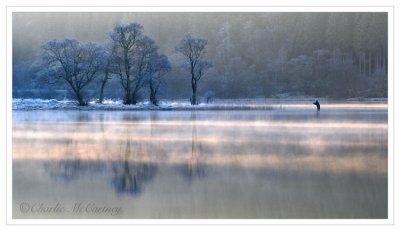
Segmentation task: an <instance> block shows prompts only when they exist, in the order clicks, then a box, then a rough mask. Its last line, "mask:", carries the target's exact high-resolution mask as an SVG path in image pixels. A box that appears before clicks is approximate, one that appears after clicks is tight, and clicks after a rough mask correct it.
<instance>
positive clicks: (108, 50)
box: [98, 43, 117, 103]
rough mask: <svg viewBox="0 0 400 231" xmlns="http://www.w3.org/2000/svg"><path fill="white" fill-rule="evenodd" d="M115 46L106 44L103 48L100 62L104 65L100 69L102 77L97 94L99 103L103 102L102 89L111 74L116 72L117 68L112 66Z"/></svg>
mask: <svg viewBox="0 0 400 231" xmlns="http://www.w3.org/2000/svg"><path fill="white" fill-rule="evenodd" d="M115 50H116V46H115V44H113V43H111V44H107V45H105V46H104V47H103V53H102V54H103V57H102V60H103V62H104V65H103V67H102V72H103V76H102V78H101V79H100V93H99V100H98V102H99V103H103V101H104V89H105V86H106V84H107V82H108V81H109V80H110V79H111V76H112V74H113V73H116V72H117V68H116V66H115V65H114V62H113V61H114V55H115Z"/></svg>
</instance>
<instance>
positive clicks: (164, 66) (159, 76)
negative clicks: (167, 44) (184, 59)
mask: <svg viewBox="0 0 400 231" xmlns="http://www.w3.org/2000/svg"><path fill="white" fill-rule="evenodd" d="M169 71H171V64H170V62H169V61H168V58H167V56H165V55H160V54H158V53H155V54H154V55H153V56H152V57H151V59H150V62H149V65H148V68H147V82H148V85H149V90H150V102H151V103H152V104H154V105H156V106H158V99H157V94H158V92H159V89H160V86H161V84H162V83H163V76H165V74H167V73H168V72H169Z"/></svg>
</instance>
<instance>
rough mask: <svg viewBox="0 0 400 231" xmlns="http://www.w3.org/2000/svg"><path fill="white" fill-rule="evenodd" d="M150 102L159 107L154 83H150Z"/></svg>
mask: <svg viewBox="0 0 400 231" xmlns="http://www.w3.org/2000/svg"><path fill="white" fill-rule="evenodd" d="M150 102H151V103H152V104H154V105H155V106H158V102H157V98H156V89H154V86H153V81H150Z"/></svg>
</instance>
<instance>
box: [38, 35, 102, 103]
mask: <svg viewBox="0 0 400 231" xmlns="http://www.w3.org/2000/svg"><path fill="white" fill-rule="evenodd" d="M102 56H103V55H102V49H101V47H100V46H98V45H96V44H95V43H85V44H83V43H80V42H79V41H77V40H74V39H64V40H51V41H49V42H47V43H46V44H45V45H43V46H42V52H41V66H42V70H41V71H40V72H39V73H38V74H39V76H40V77H41V78H43V79H44V80H45V81H46V82H47V83H50V84H54V83H56V82H58V81H61V80H62V81H64V82H66V83H67V84H68V85H69V86H70V88H71V90H72V92H73V93H74V96H75V98H76V100H77V101H78V104H79V105H80V106H84V105H87V102H86V101H85V100H84V99H83V95H82V90H83V89H84V88H85V87H87V86H88V85H89V83H91V82H92V81H93V80H94V79H95V78H97V77H98V72H99V70H100V68H101V67H102V65H103V63H102V58H101V57H102Z"/></svg>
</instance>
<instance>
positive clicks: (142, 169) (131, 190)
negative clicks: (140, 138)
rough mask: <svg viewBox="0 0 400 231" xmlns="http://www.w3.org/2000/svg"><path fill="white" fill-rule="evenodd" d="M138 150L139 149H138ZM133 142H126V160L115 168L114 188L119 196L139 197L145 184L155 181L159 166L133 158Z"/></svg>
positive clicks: (116, 164)
mask: <svg viewBox="0 0 400 231" xmlns="http://www.w3.org/2000/svg"><path fill="white" fill-rule="evenodd" d="M136 150H138V148H137V149H136ZM131 155H132V151H131V141H130V139H129V138H128V139H127V141H126V147H125V153H124V159H123V160H121V161H117V162H115V163H114V166H113V174H114V177H113V181H112V182H113V186H114V188H115V191H116V192H117V194H128V195H139V194H140V193H141V192H142V191H143V186H144V185H145V183H148V182H150V181H151V180H152V179H154V176H155V175H156V173H157V170H158V168H157V165H156V164H154V163H150V162H149V163H146V162H144V161H140V160H135V159H134V158H131V157H132V156H131Z"/></svg>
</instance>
